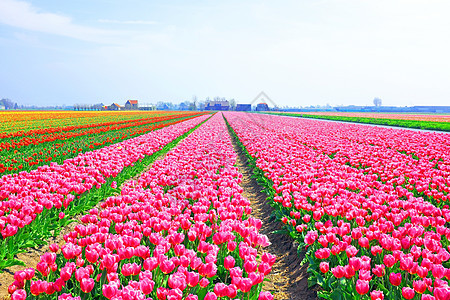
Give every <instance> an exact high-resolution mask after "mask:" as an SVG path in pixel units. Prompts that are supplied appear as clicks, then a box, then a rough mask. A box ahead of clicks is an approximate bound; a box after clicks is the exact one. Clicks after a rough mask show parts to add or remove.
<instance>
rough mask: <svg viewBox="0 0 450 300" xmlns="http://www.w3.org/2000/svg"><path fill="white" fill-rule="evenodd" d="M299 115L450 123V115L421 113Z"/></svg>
mask: <svg viewBox="0 0 450 300" xmlns="http://www.w3.org/2000/svg"><path fill="white" fill-rule="evenodd" d="M297 114H307V115H316V116H317V115H319V116H336V117H353V118H354V117H356V118H376V119H398V120H414V121H428V122H450V114H419V113H414V114H411V113H403V114H402V113H359V112H307V113H303V112H298V113H297Z"/></svg>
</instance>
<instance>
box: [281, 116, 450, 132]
mask: <svg viewBox="0 0 450 300" xmlns="http://www.w3.org/2000/svg"><path fill="white" fill-rule="evenodd" d="M273 114H278V115H284V116H292V117H303V118H312V119H326V120H333V121H341V122H355V123H364V124H374V125H384V126H398V127H405V128H415V129H426V130H438V131H450V114H433V115H430V114H398V113H397V114H387V113H358V112H293V113H281V112H280V113H273Z"/></svg>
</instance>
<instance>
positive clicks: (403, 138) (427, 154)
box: [262, 116, 450, 207]
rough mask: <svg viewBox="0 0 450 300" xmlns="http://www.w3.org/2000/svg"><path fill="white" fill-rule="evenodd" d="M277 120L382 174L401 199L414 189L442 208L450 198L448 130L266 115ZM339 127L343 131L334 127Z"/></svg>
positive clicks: (342, 158) (325, 149) (299, 136)
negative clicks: (410, 128) (399, 127)
mask: <svg viewBox="0 0 450 300" xmlns="http://www.w3.org/2000/svg"><path fill="white" fill-rule="evenodd" d="M272 118H275V119H276V120H277V122H278V123H279V124H280V126H283V130H284V131H283V132H284V133H285V134H289V135H290V136H291V137H292V138H294V137H295V139H296V140H297V141H298V142H302V143H303V144H304V145H306V146H308V147H312V148H314V149H318V150H320V151H321V152H322V153H324V154H327V155H328V156H330V158H332V160H333V161H335V162H337V163H339V164H343V165H349V166H351V167H354V168H358V169H360V170H361V171H363V172H364V173H366V174H369V175H372V174H374V175H376V176H378V180H379V181H381V182H383V183H384V184H385V186H386V187H389V189H394V192H396V193H397V194H398V195H399V196H400V197H401V196H407V195H409V194H410V193H413V194H414V196H416V197H417V196H420V197H424V198H425V199H427V200H429V201H431V202H432V203H433V204H435V205H437V206H439V207H442V206H443V205H445V204H446V201H448V200H449V199H450V194H449V193H450V156H449V153H450V140H449V139H448V138H449V137H450V136H449V135H448V134H442V133H430V132H415V131H410V130H400V131H399V130H397V129H386V128H373V127H368V126H360V125H351V124H339V125H336V124H335V123H328V122H325V123H324V122H317V121H310V120H304V119H298V118H295V119H294V118H277V117H273V116H263V117H262V119H264V122H270V120H271V119H272ZM336 126H338V127H339V130H334V128H336ZM272 130H273V129H272ZM399 132H400V133H401V135H399ZM385 140H387V141H388V143H386V142H385ZM424 149H425V150H424Z"/></svg>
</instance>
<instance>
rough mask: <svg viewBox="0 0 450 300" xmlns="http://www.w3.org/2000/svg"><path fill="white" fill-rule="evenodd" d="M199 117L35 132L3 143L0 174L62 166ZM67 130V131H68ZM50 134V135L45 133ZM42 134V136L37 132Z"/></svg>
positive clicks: (0, 145)
mask: <svg viewBox="0 0 450 300" xmlns="http://www.w3.org/2000/svg"><path fill="white" fill-rule="evenodd" d="M198 115H200V114H193V113H192V112H188V113H178V114H172V115H169V116H157V115H155V116H153V117H151V118H143V119H138V120H131V121H130V120H127V121H119V122H110V123H107V124H104V125H101V126H95V125H96V124H93V125H94V126H92V127H87V128H84V127H86V126H87V125H83V126H79V127H81V128H77V127H76V126H72V127H70V128H49V129H42V130H41V131H37V130H35V131H34V132H35V133H34V134H33V135H32V136H26V137H22V138H20V139H19V138H17V139H16V138H8V139H1V140H0V153H2V156H1V158H0V174H12V173H17V172H20V171H30V170H32V169H36V168H37V167H38V166H41V165H48V164H50V162H57V163H59V164H61V163H62V162H63V161H64V160H66V159H68V158H72V157H75V156H76V155H78V154H79V153H80V152H85V151H92V150H94V149H99V148H102V147H105V146H108V145H110V144H113V143H117V142H119V141H123V140H127V139H130V138H133V137H135V136H138V135H142V134H144V133H147V132H150V131H153V130H156V129H158V128H162V127H165V126H168V125H171V124H175V123H177V122H182V121H185V120H187V119H189V118H192V117H196V116H198ZM66 129H67V130H66ZM46 131H49V133H46ZM38 132H40V133H38Z"/></svg>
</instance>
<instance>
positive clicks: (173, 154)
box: [10, 114, 275, 300]
mask: <svg viewBox="0 0 450 300" xmlns="http://www.w3.org/2000/svg"><path fill="white" fill-rule="evenodd" d="M235 161H236V153H235V152H234V151H233V147H232V144H231V139H230V136H229V135H228V132H227V128H226V126H225V123H224V121H223V119H222V117H221V116H220V115H218V114H216V115H215V116H213V117H212V118H211V119H210V120H209V121H207V122H206V123H205V124H203V125H202V126H201V127H199V128H198V129H197V130H196V131H194V132H193V133H192V134H191V135H189V137H187V138H186V139H185V140H183V141H182V142H181V143H180V144H179V145H178V146H177V147H175V148H174V149H173V150H171V151H170V152H168V153H167V155H166V156H165V157H164V158H163V159H162V160H160V161H156V162H155V163H154V164H153V166H152V168H151V169H150V170H149V171H147V172H146V173H144V174H143V175H142V176H141V177H140V178H139V179H138V180H137V181H130V182H128V183H127V184H126V185H125V186H124V187H123V188H122V191H121V194H120V195H119V196H113V197H109V198H108V199H106V201H105V202H104V203H102V205H101V207H102V209H101V210H100V211H99V210H97V209H93V210H91V211H89V214H87V215H85V216H83V217H82V219H81V220H82V222H83V224H81V225H77V227H76V228H75V230H74V231H73V232H71V233H69V234H68V235H66V236H65V241H66V244H65V245H64V246H63V247H62V248H61V251H60V250H59V249H58V247H57V246H52V251H53V253H47V254H45V255H43V256H42V257H41V262H40V263H39V264H38V267H37V268H36V270H35V269H28V270H25V271H20V272H17V273H16V274H15V279H16V281H15V282H14V283H13V284H12V285H11V286H10V292H11V293H13V294H12V299H25V297H26V296H28V297H29V298H30V299H34V298H35V297H43V296H45V297H47V298H48V299H81V298H83V299H105V298H107V299H149V298H148V297H151V298H152V299H192V300H193V299H208V300H211V299H218V298H221V299H237V298H239V299H272V298H273V297H272V296H271V295H270V294H269V293H265V292H261V287H262V282H263V280H264V276H265V275H266V274H268V273H269V272H270V270H271V267H272V265H273V263H274V261H275V257H274V256H273V255H271V254H269V253H262V254H261V250H260V248H261V247H264V246H266V245H268V243H269V241H268V239H267V237H266V236H264V235H261V234H259V233H258V230H259V228H260V227H261V221H259V220H257V219H254V218H252V217H249V216H248V214H249V213H250V212H251V207H250V202H249V201H248V200H247V199H245V198H244V197H243V196H242V188H241V187H240V186H239V182H240V180H241V177H242V175H241V174H240V173H239V172H238V169H237V168H236V167H234V164H235ZM258 250H259V252H258ZM258 253H259V254H261V255H259V254H258Z"/></svg>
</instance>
